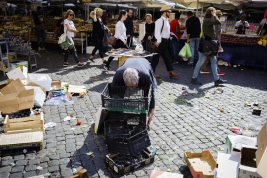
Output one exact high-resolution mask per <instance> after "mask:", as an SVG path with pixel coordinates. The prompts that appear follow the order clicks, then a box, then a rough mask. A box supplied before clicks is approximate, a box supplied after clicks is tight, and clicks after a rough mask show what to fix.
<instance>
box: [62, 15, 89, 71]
mask: <svg viewBox="0 0 267 178" xmlns="http://www.w3.org/2000/svg"><path fill="white" fill-rule="evenodd" d="M74 16H75V15H74V12H73V11H72V10H67V12H66V15H65V20H64V33H67V34H68V36H70V37H71V38H72V39H73V38H74V32H77V30H76V28H75V26H74V23H73V21H72V20H73V19H74ZM70 52H72V53H73V58H74V60H75V61H76V63H77V66H78V67H83V66H84V64H83V63H81V62H80V61H79V60H78V56H77V53H76V48H75V46H73V48H72V49H70V48H68V49H67V50H65V55H64V63H63V66H69V63H68V56H69V53H70Z"/></svg>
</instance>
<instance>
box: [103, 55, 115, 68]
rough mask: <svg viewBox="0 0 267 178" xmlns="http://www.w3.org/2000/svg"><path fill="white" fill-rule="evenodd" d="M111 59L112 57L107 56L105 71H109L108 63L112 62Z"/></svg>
mask: <svg viewBox="0 0 267 178" xmlns="http://www.w3.org/2000/svg"><path fill="white" fill-rule="evenodd" d="M113 59H114V57H111V56H109V58H108V61H107V62H106V65H105V69H106V70H109V67H110V63H111V62H112V60H113Z"/></svg>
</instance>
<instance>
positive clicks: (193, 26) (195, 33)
mask: <svg viewBox="0 0 267 178" xmlns="http://www.w3.org/2000/svg"><path fill="white" fill-rule="evenodd" d="M187 18H188V19H187V20H186V32H187V40H186V42H187V43H189V46H190V49H191V53H192V57H191V58H190V60H189V62H188V65H193V64H194V60H195V59H194V58H195V50H197V49H198V45H199V41H200V32H201V25H200V20H199V18H198V17H195V16H194V15H193V12H192V11H188V12H187Z"/></svg>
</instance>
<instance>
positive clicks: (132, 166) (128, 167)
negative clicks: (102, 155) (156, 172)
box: [106, 149, 154, 175]
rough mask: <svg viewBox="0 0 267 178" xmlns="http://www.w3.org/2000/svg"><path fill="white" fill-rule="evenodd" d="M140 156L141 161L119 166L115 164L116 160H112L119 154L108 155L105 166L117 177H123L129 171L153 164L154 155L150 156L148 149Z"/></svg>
mask: <svg viewBox="0 0 267 178" xmlns="http://www.w3.org/2000/svg"><path fill="white" fill-rule="evenodd" d="M141 154H142V157H143V158H144V159H143V160H141V161H137V162H134V163H130V164H128V165H125V164H124V165H119V164H120V163H118V162H116V160H115V161H114V158H116V156H119V155H120V154H108V155H106V165H107V166H108V167H110V168H111V169H112V170H114V171H115V172H116V173H117V174H118V175H124V174H126V173H128V172H130V171H133V170H135V169H137V168H140V167H143V166H146V165H148V164H150V163H153V162H154V155H153V154H151V152H150V151H149V150H148V149H145V150H143V151H142V153H141ZM128 157H130V156H128ZM123 161H124V160H123Z"/></svg>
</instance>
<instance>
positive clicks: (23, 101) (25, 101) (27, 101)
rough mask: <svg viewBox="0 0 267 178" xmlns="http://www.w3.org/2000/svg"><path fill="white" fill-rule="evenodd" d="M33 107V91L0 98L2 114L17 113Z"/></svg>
mask: <svg viewBox="0 0 267 178" xmlns="http://www.w3.org/2000/svg"><path fill="white" fill-rule="evenodd" d="M33 106H34V90H33V89H31V90H25V91H20V92H17V93H11V94H7V95H3V96H0V111H2V113H4V114H10V113H14V112H18V111H20V110H23V109H29V108H32V107H33Z"/></svg>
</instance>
